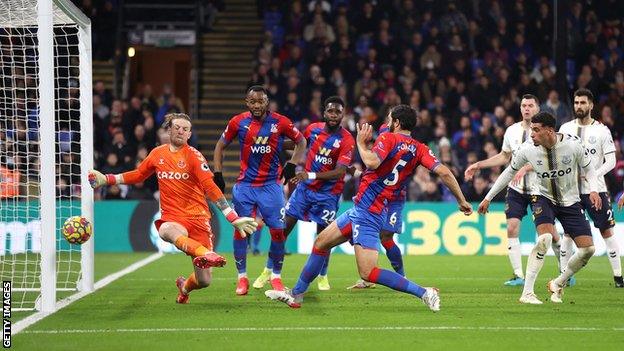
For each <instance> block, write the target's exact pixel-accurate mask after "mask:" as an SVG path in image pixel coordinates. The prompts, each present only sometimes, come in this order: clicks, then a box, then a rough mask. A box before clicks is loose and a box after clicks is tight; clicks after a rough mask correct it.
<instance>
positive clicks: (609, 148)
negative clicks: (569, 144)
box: [559, 119, 615, 194]
mask: <svg viewBox="0 0 624 351" xmlns="http://www.w3.org/2000/svg"><path fill="white" fill-rule="evenodd" d="M559 132H561V133H565V134H572V135H576V136H578V137H579V138H580V139H581V141H582V142H583V146H585V148H586V149H587V151H589V156H590V157H591V159H592V164H593V165H594V168H596V169H598V168H599V167H600V166H602V164H603V163H604V156H605V155H606V154H610V153H612V152H615V144H613V137H612V136H611V131H610V130H609V128H607V126H605V125H604V124H602V123H600V122H598V121H596V120H594V121H593V122H592V124H589V125H586V126H583V125H580V124H578V121H577V119H574V120H572V121H570V122H566V123H564V124H563V125H562V126H561V128H559ZM597 178H598V186H597V189H598V192H601V193H604V192H607V185H606V183H605V178H604V176H600V177H597ZM579 184H580V186H581V194H589V184H588V183H587V180H586V179H584V178H581V179H579Z"/></svg>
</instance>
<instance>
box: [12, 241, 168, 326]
mask: <svg viewBox="0 0 624 351" xmlns="http://www.w3.org/2000/svg"><path fill="white" fill-rule="evenodd" d="M162 256H163V253H162V252H158V253H155V254H152V255H149V256H148V257H146V258H144V259H142V260H140V261H137V262H135V263H133V264H131V265H129V266H128V267H126V268H124V269H122V270H120V271H118V272H115V273H113V274H110V275H107V276H106V277H104V278H102V279H100V280H98V281H97V282H95V284H94V289H93V291H89V292H86V291H81V292H78V293H75V294H73V295H71V296H68V297H66V298H64V299H63V300H61V301H58V302H57V304H56V311H55V312H58V311H59V310H61V309H63V308H65V307H67V306H69V305H70V304H71V303H72V302H74V301H77V300H79V299H81V298H83V297H85V296H87V295H89V294H90V293H92V292H95V291H97V290H99V289H101V288H103V287H105V286H107V285H108V284H110V283H112V282H114V281H115V280H117V279H119V278H121V277H123V276H124V275H126V274H129V273H132V272H134V271H136V270H137V269H139V268H141V267H143V266H145V265H148V264H150V263H152V262H154V261H156V260H157V259H159V258H161V257H162ZM55 312H52V313H45V312H37V313H35V314H33V315H30V316H28V317H26V318H24V319H22V320H20V321H18V322H16V323H15V324H13V327H12V334H13V335H15V334H17V333H19V332H21V331H23V330H24V329H26V328H28V327H29V326H31V325H33V324H35V323H37V322H39V321H40V320H42V319H44V318H45V317H47V316H49V315H51V314H53V313H55ZM25 333H27V332H25Z"/></svg>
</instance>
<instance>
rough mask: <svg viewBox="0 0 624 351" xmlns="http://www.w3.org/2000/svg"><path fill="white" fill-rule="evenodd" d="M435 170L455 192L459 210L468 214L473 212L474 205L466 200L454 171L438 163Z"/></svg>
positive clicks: (452, 191)
mask: <svg viewBox="0 0 624 351" xmlns="http://www.w3.org/2000/svg"><path fill="white" fill-rule="evenodd" d="M434 172H435V174H437V175H438V176H439V177H440V179H441V180H442V182H443V183H444V185H446V187H447V188H449V190H450V191H451V193H453V196H455V199H457V203H458V204H459V210H460V211H462V212H463V213H464V214H465V215H466V216H469V215H470V214H472V205H471V204H470V203H469V202H468V201H466V197H464V193H462V191H461V187H460V186H459V183H458V182H457V179H455V176H454V175H453V172H451V170H450V169H448V167H446V166H445V165H442V164H441V165H438V166H437V167H436V168H435V170H434Z"/></svg>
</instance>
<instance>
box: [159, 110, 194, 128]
mask: <svg viewBox="0 0 624 351" xmlns="http://www.w3.org/2000/svg"><path fill="white" fill-rule="evenodd" d="M174 119H185V120H187V121H189V123H190V122H191V117H189V115H187V114H186V113H168V114H166V115H165V123H163V128H165V129H168V128H171V123H172V122H173V120H174Z"/></svg>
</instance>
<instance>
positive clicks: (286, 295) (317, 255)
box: [265, 211, 351, 308]
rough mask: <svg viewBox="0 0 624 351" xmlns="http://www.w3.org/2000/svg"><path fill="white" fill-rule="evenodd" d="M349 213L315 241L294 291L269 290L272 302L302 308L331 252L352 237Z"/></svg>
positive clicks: (331, 225) (266, 293) (267, 293)
mask: <svg viewBox="0 0 624 351" xmlns="http://www.w3.org/2000/svg"><path fill="white" fill-rule="evenodd" d="M349 212H350V211H347V212H345V213H344V214H343V215H342V216H341V217H339V218H338V219H337V220H336V221H334V222H332V223H331V224H330V225H329V226H327V228H325V229H324V230H323V231H322V232H321V233H320V234H319V236H317V237H316V240H315V241H314V246H313V247H312V253H311V254H310V256H308V260H307V261H306V264H305V265H304V266H303V270H302V271H301V274H300V275H299V279H298V280H297V284H296V285H295V287H294V288H293V289H292V290H286V291H279V290H267V291H266V292H265V295H266V296H267V297H268V298H270V299H271V300H276V301H280V302H284V303H286V304H288V306H290V307H292V308H298V307H301V302H302V301H303V294H304V293H305V292H306V291H307V290H308V287H309V286H310V283H312V281H314V279H315V278H316V277H317V276H318V275H319V273H320V272H321V269H323V265H324V263H325V261H326V259H327V255H328V253H329V251H330V250H331V249H332V248H333V247H335V246H338V245H340V244H342V243H344V242H346V241H347V240H349V238H350V237H351V220H350V218H349Z"/></svg>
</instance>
